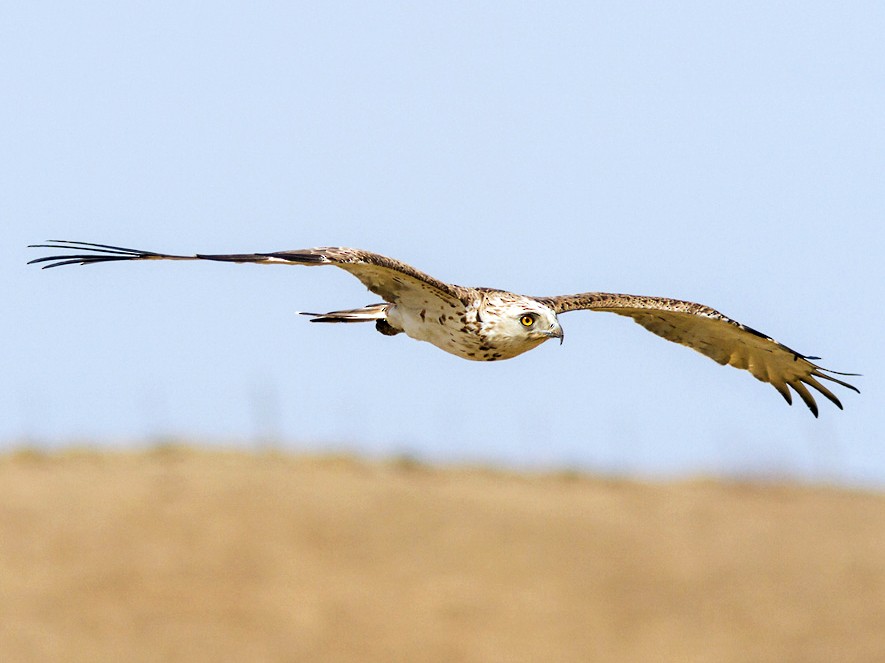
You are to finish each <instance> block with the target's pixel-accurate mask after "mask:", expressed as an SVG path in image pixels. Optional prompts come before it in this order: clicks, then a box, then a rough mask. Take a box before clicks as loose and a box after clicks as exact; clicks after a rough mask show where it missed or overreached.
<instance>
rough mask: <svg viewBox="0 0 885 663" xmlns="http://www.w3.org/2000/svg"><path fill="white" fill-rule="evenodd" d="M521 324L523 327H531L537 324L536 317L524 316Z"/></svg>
mask: <svg viewBox="0 0 885 663" xmlns="http://www.w3.org/2000/svg"><path fill="white" fill-rule="evenodd" d="M519 321H520V323H522V326H523V327H531V326H532V325H533V324H535V317H534V316H533V315H528V314H526V315H524V316H522V317H521V318H520V319H519Z"/></svg>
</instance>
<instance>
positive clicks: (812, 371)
mask: <svg viewBox="0 0 885 663" xmlns="http://www.w3.org/2000/svg"><path fill="white" fill-rule="evenodd" d="M539 299H540V300H541V301H542V302H544V303H545V304H547V305H548V306H550V307H551V308H552V309H554V310H555V311H556V312H557V313H565V312H567V311H576V310H589V311H607V312H610V313H617V314H618V315H625V316H628V317H631V318H633V320H635V321H636V322H638V323H639V324H640V325H642V326H643V327H645V328H646V329H648V330H649V331H650V332H654V333H655V334H657V335H658V336H663V337H664V338H666V339H667V340H668V341H674V342H676V343H681V344H682V345H687V346H688V347H690V348H692V349H694V350H697V351H698V352H700V353H702V354H704V355H706V356H708V357H710V358H711V359H713V360H715V361H717V362H719V363H720V364H728V365H729V366H734V367H735V368H743V369H746V370H748V371H750V373H752V374H753V376H754V377H756V378H757V379H759V380H761V381H762V382H768V383H770V384H772V385H773V386H774V388H775V389H777V390H778V392H780V394H781V395H782V396H783V397H784V399H786V401H787V403H790V404H792V402H793V398H792V395H791V393H790V389H789V388H788V387H790V388H792V389H793V390H794V391H795V392H796V393H797V394H799V396H800V397H801V398H802V400H803V401H805V404H806V405H807V406H808V409H810V410H811V412H812V413H813V414H814V416H815V417H816V416H817V404H816V403H815V401H814V397H813V396H812V395H811V392H809V390H808V387H807V386H806V385H808V386H809V387H813V388H814V389H816V390H817V391H819V392H820V393H821V394H823V395H824V396H826V397H827V398H828V399H830V400H831V401H832V402H833V403H835V404H836V405H837V406H838V407H839V408H840V409H841V408H842V403H840V402H839V399H838V398H837V397H836V396H835V394H833V392H832V391H830V390H829V389H828V388H827V387H826V386H824V385H823V384H821V383H820V381H819V379H822V380H829V381H830V382H835V383H836V384H839V385H842V386H843V387H847V388H849V389H853V390H854V391H857V392H858V393H860V392H859V390H858V389H857V387H854V386H853V385H850V384H848V383H847V382H844V381H842V380H839V379H838V378H835V377H833V374H835V375H843V376H845V375H856V374H855V373H839V372H838V371H831V370H829V369H825V368H822V367H821V366H818V365H817V364H814V363H813V362H812V361H811V360H812V359H819V357H807V356H805V355H802V354H799V353H798V352H796V351H795V350H791V349H790V348H788V347H787V346H785V345H783V344H781V343H778V342H777V341H775V340H774V339H773V338H770V337H769V336H766V335H765V334H763V333H761V332H758V331H756V330H755V329H752V328H750V327H747V326H746V325H742V324H741V323H739V322H737V321H736V320H732V319H731V318H729V317H727V316H724V315H722V314H721V313H719V311H716V310H714V309H712V308H710V307H709V306H704V305H703V304H695V303H692V302H685V301H680V300H678V299H667V298H663V297H643V296H637V295H620V294H614V293H607V292H585V293H581V294H578V295H563V296H559V297H540V298H539Z"/></svg>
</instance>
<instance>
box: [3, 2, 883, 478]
mask: <svg viewBox="0 0 885 663" xmlns="http://www.w3.org/2000/svg"><path fill="white" fill-rule="evenodd" d="M883 34H885V8H883V5H882V4H881V3H872V2H871V3H862V2H857V3H842V4H839V3H808V2H803V3H767V2H749V3H734V4H733V5H732V6H724V5H723V4H722V3H681V4H679V5H678V6H673V5H672V3H656V2H612V3H600V4H594V3H556V2H553V3H495V2H491V3H477V2H464V3H424V4H422V3H355V2H354V3H347V2H342V3H333V2H329V3H319V4H317V3H311V4H307V3H245V2H242V3H241V2H227V3H214V4H213V5H211V6H210V5H207V4H206V3H187V2H174V3H172V2H151V3H123V4H118V3H88V2H83V3H73V4H72V3H42V2H31V3H18V6H15V7H10V8H7V9H5V10H4V12H3V21H2V24H0V56H2V59H0V76H2V82H3V89H4V91H5V94H4V95H3V99H2V100H0V141H2V143H0V147H2V156H0V179H2V184H0V191H2V196H0V218H2V220H3V223H2V230H0V237H2V240H3V241H2V243H0V277H2V283H4V284H5V285H4V286H3V290H2V291H3V294H4V301H5V310H6V311H7V314H6V316H5V317H4V322H3V327H2V329H3V331H2V334H3V336H2V340H3V343H2V348H3V349H2V353H3V366H4V370H3V371H2V375H0V413H2V416H0V440H4V441H5V445H6V447H7V448H8V447H10V446H14V445H15V444H20V443H22V441H23V440H27V441H29V443H32V444H41V445H46V446H50V447H55V446H59V445H64V444H69V443H73V442H78V441H79V442H82V441H92V442H100V443H102V444H106V445H128V444H135V443H138V442H140V441H144V440H156V439H162V438H168V437H170V436H192V437H196V438H199V439H202V440H206V441H208V442H212V443H216V444H222V443H237V444H242V445H250V444H253V443H254V440H256V439H271V438H273V439H276V440H281V441H282V443H283V444H285V445H286V446H287V447H288V448H291V449H301V450H310V451H317V450H352V451H358V452H361V453H365V454H371V455H389V454H409V455H413V456H417V457H421V458H427V459H432V460H443V461H448V462H475V461H479V462H490V463H495V464H506V465H513V466H519V467H577V468H583V469H589V470H597V471H603V472H614V473H626V474H639V475H643V476H645V475H650V476H672V475H696V474H724V475H729V476H748V475H749V476H762V477H781V476H790V477H796V478H799V479H803V480H806V479H807V480H824V481H837V482H844V483H853V484H862V485H877V486H882V485H885V436H883V432H885V425H883V409H885V407H883V403H885V400H883V396H882V378H881V376H882V375H883V374H885V361H883V353H882V350H881V339H880V335H881V329H882V327H883V315H882V312H881V308H882V302H883V290H885V289H883V283H885V230H883V220H885V186H883V183H885V122H883V119H882V118H883V117H885V45H883V40H882V38H881V37H882V35H883ZM50 238H60V239H74V240H84V241H95V242H105V243H111V244H119V245H123V246H133V247H136V248H145V249H150V250H158V251H169V252H186V253H191V252H206V253H213V252H215V253H218V252H250V251H268V250H280V249H294V248H303V247H310V246H327V245H339V246H356V247H360V248H366V249H371V250H374V251H377V252H380V253H384V254H387V255H391V256H394V257H397V258H400V259H402V260H405V261H406V262H409V263H411V264H413V265H415V266H416V267H418V268H419V269H423V270H424V271H427V272H429V273H430V274H433V275H434V276H437V277H438V278H441V279H444V280H448V281H452V282H455V283H459V284H464V285H483V286H495V287H501V288H505V289H509V290H514V291H517V292H523V293H526V294H536V295H549V294H558V293H570V292H581V291H587V290H606V291H615V292H629V293H635V294H649V295H665V296H672V297H678V298H683V299H689V300H693V301H699V302H703V303H705V304H708V305H711V306H713V307H715V308H717V309H719V310H720V311H722V312H724V313H726V314H727V315H730V316H732V317H734V318H736V319H738V320H740V321H742V322H744V323H746V324H748V325H751V326H753V327H755V328H757V329H760V330H762V331H764V332H766V333H768V334H770V335H772V336H774V337H775V338H777V339H778V340H781V341H783V342H784V343H786V344H787V345H789V346H791V347H794V348H795V349H797V350H799V351H800V352H804V353H807V354H815V355H821V356H822V357H824V360H823V361H822V363H823V365H824V366H827V367H831V368H834V369H837V370H846V371H856V372H860V373H864V377H862V378H858V379H857V380H856V383H857V385H858V386H859V387H860V388H861V390H862V391H863V393H862V394H861V395H859V396H858V395H856V394H853V393H851V392H844V393H840V396H843V395H844V397H843V402H844V403H845V406H846V410H845V412H839V411H838V410H837V409H836V408H834V407H832V406H831V405H830V404H829V403H826V402H824V403H822V407H821V410H822V412H821V417H820V419H819V420H815V419H814V418H813V417H812V416H811V415H810V414H809V413H808V412H807V411H806V410H805V409H804V408H803V407H802V406H801V405H799V406H794V407H792V408H789V407H787V406H786V404H785V403H784V402H783V401H782V399H781V397H780V396H779V395H778V394H777V393H776V392H775V391H774V389H772V388H771V387H770V386H768V385H764V384H762V383H760V382H757V381H756V380H754V379H753V378H752V377H751V376H750V375H749V374H747V373H745V372H739V371H736V370H734V369H730V368H723V367H720V366H718V365H716V364H715V363H713V362H711V361H710V360H708V359H706V358H704V357H702V356H701V355H699V354H697V353H694V352H692V351H690V350H688V349H686V348H683V347H681V346H678V345H675V344H670V343H667V342H665V341H663V340H662V339H659V338H657V337H655V336H653V335H652V334H649V333H647V332H646V331H644V330H643V329H641V328H640V327H639V326H637V325H635V324H633V323H631V322H630V321H629V320H627V319H623V318H620V317H617V316H611V315H604V314H596V313H594V314H590V313H584V314H581V313H572V314H569V315H567V316H564V317H563V319H562V322H563V324H564V326H565V329H566V337H567V338H566V342H565V344H564V345H562V346H561V347H560V346H559V345H558V344H554V343H548V344H545V345H544V346H542V347H541V348H539V349H537V350H535V351H533V352H531V353H529V354H527V355H524V356H522V357H519V358H517V359H514V360H511V361H507V362H502V363H499V364H478V363H472V362H466V361H461V360H458V359H457V358H455V357H452V356H449V355H447V354H445V353H442V352H440V351H438V350H437V349H435V348H433V347H432V346H430V345H427V344H421V343H416V342H414V341H410V340H409V339H406V338H404V337H402V336H398V337H395V338H387V337H384V336H382V335H380V334H377V333H375V332H374V330H372V329H371V328H369V327H360V326H338V327H328V326H320V325H310V324H308V323H307V322H306V320H304V319H302V318H300V317H298V316H296V315H295V313H294V312H295V311H299V310H331V309H335V308H347V307H352V306H359V305H363V304H367V303H370V302H373V301H375V300H376V298H375V297H374V296H373V295H371V294H370V293H367V292H366V291H365V290H364V289H363V288H362V286H361V285H360V284H359V283H358V282H357V281H355V280H354V279H352V278H351V277H349V276H348V275H347V274H345V273H343V272H340V271H339V270H334V269H314V270H305V269H299V268H283V267H265V266H255V265H245V266H238V265H224V264H202V263H144V264H136V263H133V264H110V265H101V266H96V267H92V268H79V267H75V268H66V269H59V270H51V271H45V272H44V271H40V270H39V269H36V268H34V267H33V266H32V267H26V266H25V262H26V261H27V260H28V259H30V258H32V257H36V256H37V255H39V254H38V253H36V252H35V251H33V250H29V249H27V248H25V247H26V245H27V244H30V243H34V242H39V241H42V240H45V239H50Z"/></svg>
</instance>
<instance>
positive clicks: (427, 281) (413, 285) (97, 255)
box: [28, 240, 470, 307]
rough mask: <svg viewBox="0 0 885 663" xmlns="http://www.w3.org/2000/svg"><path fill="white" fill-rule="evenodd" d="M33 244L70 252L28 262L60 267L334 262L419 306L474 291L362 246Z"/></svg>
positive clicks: (397, 299)
mask: <svg viewBox="0 0 885 663" xmlns="http://www.w3.org/2000/svg"><path fill="white" fill-rule="evenodd" d="M31 248H45V249H54V250H64V251H70V252H71V253H62V254H58V255H51V256H45V257H42V258H37V259H36V260H31V261H30V263H28V264H32V263H46V264H44V265H43V268H44V269H46V268H48V267H60V266H62V265H74V264H79V265H91V264H94V263H99V262H116V261H120V260H214V261H222V262H239V263H245V262H254V263H260V264H283V265H306V266H316V265H334V266H335V267H340V268H341V269H343V270H345V271H347V272H350V273H351V274H353V275H354V276H355V277H356V278H358V279H359V280H360V281H361V282H362V283H363V285H365V286H366V287H367V288H368V289H369V290H371V291H372V292H374V293H375V294H376V295H380V296H381V297H383V298H384V300H385V301H387V302H391V303H394V304H396V303H403V304H405V305H407V306H408V305H410V304H411V305H415V306H419V307H420V304H421V300H425V299H427V298H428V297H435V298H439V299H443V300H446V301H447V302H449V303H450V304H453V305H457V304H460V303H463V302H464V301H466V300H467V299H468V298H469V297H470V289H469V288H462V287H460V286H456V285H451V284H448V283H444V282H442V281H439V280H437V279H435V278H433V277H432V276H428V275H427V274H425V273H423V272H420V271H418V270H417V269H415V268H414V267H411V266H410V265H407V264H406V263H404V262H400V261H399V260H394V259H393V258H388V257H386V256H382V255H379V254H377V253H372V252H370V251H363V250H361V249H346V248H340V247H324V248H316V249H299V250H295V251H274V252H270V253H243V254H217V255H208V254H199V253H198V254H196V255H191V256H181V255H172V254H168V253H155V252H153V251H141V250H138V249H127V248H123V247H120V246H110V245H108V244H92V243H90V242H68V241H63V240H50V241H49V242H47V243H46V244H32V245H31Z"/></svg>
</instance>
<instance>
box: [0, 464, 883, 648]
mask: <svg viewBox="0 0 885 663" xmlns="http://www.w3.org/2000/svg"><path fill="white" fill-rule="evenodd" d="M0 652H2V659H3V660H4V661H222V660H224V661H361V662H364V661H385V662H387V661H446V662H456V661H478V662H479V661H482V662H486V661H508V662H510V661H542V660H543V661H558V662H565V661H680V662H684V661H716V662H722V661H741V662H743V661H837V660H838V661H885V496H883V495H881V494H874V493H863V492H849V491H842V490H835V489H830V488H818V487H800V486H761V485H741V484H722V483H714V482H708V481H697V482H685V483H661V484H649V483H634V482H629V481H614V480H604V479H596V478H590V477H579V476H575V475H572V474H563V475H544V476H540V475H539V476H532V475H518V474H513V473H505V472H495V471H487V470H475V469H433V468H426V467H422V466H420V465H415V464H410V463H387V464H375V463H366V462H361V461H356V460H352V459H346V458H303V457H294V456H286V455H281V454H275V453H266V454H248V453H239V452H207V451H195V450H187V449H177V448H165V449H158V450H154V451H150V452H144V453H135V452H133V453H121V454H111V453H98V452H95V453H92V452H82V453H73V452H67V453H60V454H51V455H43V454H39V453H33V452H32V453H18V454H12V455H7V456H4V457H0Z"/></svg>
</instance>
